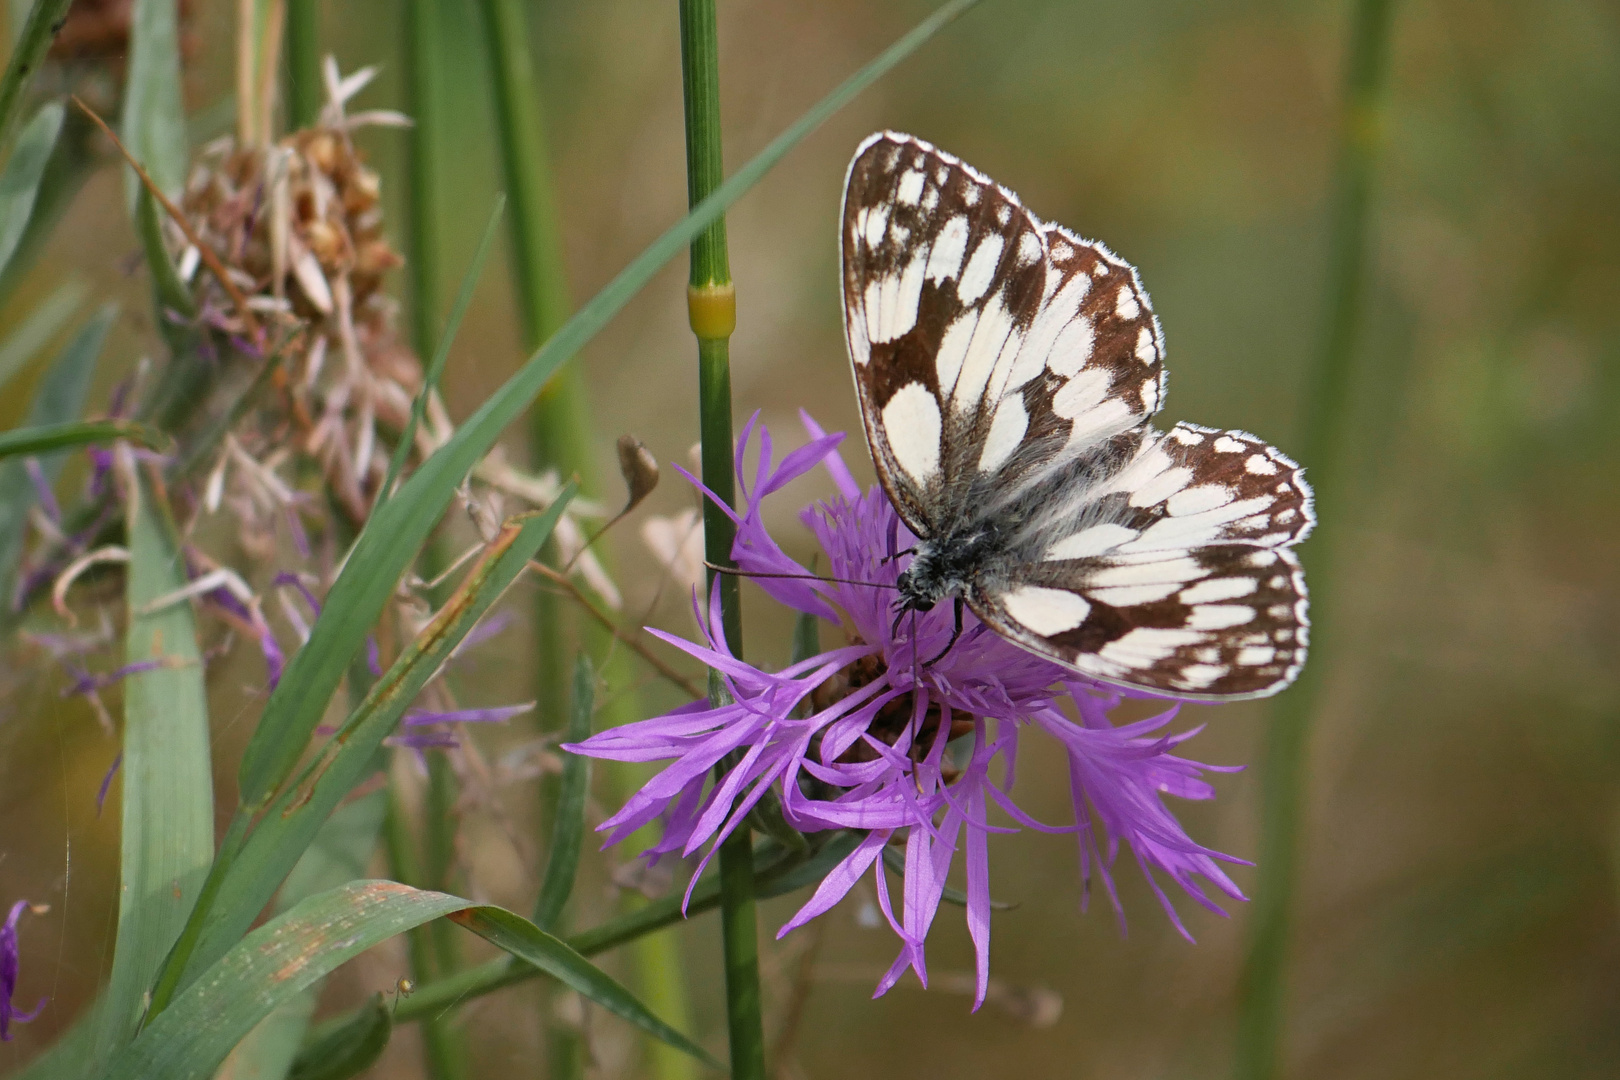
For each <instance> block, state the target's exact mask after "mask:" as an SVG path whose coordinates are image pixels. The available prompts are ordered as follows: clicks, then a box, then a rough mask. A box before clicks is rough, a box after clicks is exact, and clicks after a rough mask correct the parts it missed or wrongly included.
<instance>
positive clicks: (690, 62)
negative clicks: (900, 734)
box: [681, 0, 765, 1080]
mask: <svg viewBox="0 0 1620 1080" xmlns="http://www.w3.org/2000/svg"><path fill="white" fill-rule="evenodd" d="M716 39H717V34H716V25H715V13H714V0H681V73H682V76H683V90H684V97H685V103H686V190H687V198H688V201H689V202H690V204H691V205H693V206H696V205H697V204H698V203H700V202H702V201H703V200H704V199H705V198H706V197H708V195H709V194H710V193H711V192H713V191H714V189H715V188H717V187H719V186H720V183H721V181H722V180H723V179H724V178H725V170H724V165H723V162H722V159H721V153H720V62H719V48H718V43H717V40H716ZM687 308H688V314H689V316H690V319H691V323H692V333H693V334H695V335H696V336H697V341H698V424H699V430H700V431H701V433H702V439H703V482H704V484H706V485H707V486H708V488H709V490H710V491H712V492H714V494H715V497H716V498H717V499H719V500H723V501H724V503H725V504H726V505H727V506H730V505H731V504H732V503H734V502H735V501H736V492H735V489H734V487H733V479H732V477H733V471H732V465H733V462H732V441H731V440H732V433H731V351H730V349H731V332H732V330H733V329H734V328H735V327H736V325H737V292H736V287H735V286H734V285H733V284H732V281H731V265H730V261H729V259H728V257H727V254H726V221H725V218H723V217H721V218H717V219H715V221H714V222H713V224H711V225H710V226H709V227H708V228H706V229H704V230H703V232H701V233H700V234H698V236H697V238H696V239H695V240H693V241H692V274H691V277H690V279H689V282H688V288H687ZM734 534H735V529H734V527H733V525H732V523H731V519H730V518H728V517H727V516H726V515H725V513H724V511H723V509H722V507H721V506H719V505H716V504H715V503H712V502H708V503H705V504H704V507H703V535H704V555H705V556H706V557H707V558H708V560H709V562H710V563H712V564H714V565H718V566H729V565H731V542H732V537H733V535H734ZM714 579H715V571H713V570H711V571H709V585H710V587H711V588H713V587H714V585H715V580H714ZM719 589H720V621H721V625H722V627H723V629H724V632H725V636H726V641H727V643H728V644H729V645H730V647H731V651H732V653H733V654H734V655H738V656H740V655H741V654H742V607H741V595H740V592H739V583H738V581H737V578H736V576H735V575H722V576H721V577H720V580H719ZM724 694H725V691H724V689H723V688H722V686H721V684H720V680H719V679H718V678H717V677H716V675H715V674H714V673H713V672H711V673H710V675H709V700H710V701H711V702H714V703H715V704H716V705H718V704H721V699H722V697H723V695H724ZM720 898H721V899H720V935H721V940H722V942H723V944H724V947H725V969H726V1026H727V1033H728V1035H729V1038H730V1046H731V1075H732V1077H733V1080H764V1077H765V1028H764V1020H763V1014H762V1011H761V1007H760V1006H761V1001H760V990H759V928H758V919H757V915H756V913H755V910H754V849H753V841H752V839H751V837H750V833H749V829H748V828H747V826H746V825H745V826H743V827H741V828H739V829H738V830H737V831H736V832H734V833H733V834H732V835H731V837H730V839H728V840H726V841H725V843H723V844H721V845H720Z"/></svg>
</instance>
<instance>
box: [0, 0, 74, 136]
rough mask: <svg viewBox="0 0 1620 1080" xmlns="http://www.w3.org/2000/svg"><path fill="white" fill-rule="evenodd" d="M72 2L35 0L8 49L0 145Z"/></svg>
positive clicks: (0, 79)
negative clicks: (11, 47) (15, 40)
mask: <svg viewBox="0 0 1620 1080" xmlns="http://www.w3.org/2000/svg"><path fill="white" fill-rule="evenodd" d="M72 3H73V0H36V2H35V4H34V7H33V10H31V11H29V13H28V21H27V22H25V23H23V28H22V33H20V34H18V35H17V43H16V45H15V47H14V48H13V49H12V50H11V59H10V60H9V61H8V62H7V63H6V73H5V74H4V75H3V76H0V147H4V146H5V145H6V143H7V142H8V141H9V140H10V138H11V125H12V124H14V123H16V122H17V113H18V112H19V111H20V110H21V109H22V103H23V97H24V93H23V92H24V91H25V90H27V89H28V84H29V82H31V81H32V80H33V77H34V73H35V72H36V71H38V70H39V65H40V61H42V60H44V59H45V52H46V50H48V49H49V48H50V47H51V39H52V38H54V37H55V36H56V31H57V30H59V29H60V28H61V26H62V20H63V19H65V18H67V10H68V8H69V7H70V6H71V5H72Z"/></svg>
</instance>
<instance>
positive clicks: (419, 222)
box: [288, 0, 442, 360]
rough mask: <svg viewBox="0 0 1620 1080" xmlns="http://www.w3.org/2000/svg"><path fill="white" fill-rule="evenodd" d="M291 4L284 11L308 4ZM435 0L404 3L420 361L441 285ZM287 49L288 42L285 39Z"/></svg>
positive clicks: (414, 337)
mask: <svg viewBox="0 0 1620 1080" xmlns="http://www.w3.org/2000/svg"><path fill="white" fill-rule="evenodd" d="M310 2H311V0H294V3H293V4H292V5H291V6H290V7H289V8H288V12H289V15H290V13H291V11H292V9H293V8H294V7H297V6H299V5H300V4H308V3H310ZM438 26H439V4H438V0H408V3H406V5H405V50H404V51H405V67H406V70H405V87H406V109H407V111H408V112H409V113H410V116H411V120H412V121H413V123H412V126H411V130H410V134H409V136H408V138H407V144H408V146H409V148H410V149H409V151H408V161H407V171H408V175H409V176H410V181H409V182H410V197H409V199H408V201H407V204H406V210H405V212H406V215H407V217H408V221H407V226H408V229H409V235H410V250H409V251H408V252H407V258H406V260H405V270H406V273H407V274H409V275H410V286H411V305H410V312H411V344H412V345H413V346H415V348H416V355H417V356H419V357H422V358H423V359H424V360H426V358H427V357H430V356H432V355H433V354H434V350H435V349H436V348H437V347H438V343H439V290H440V284H441V281H442V275H441V274H440V256H441V251H442V246H441V244H440V242H439V201H438V194H439V191H438V183H437V179H438V173H437V170H436V165H435V163H436V162H437V160H438V156H439V154H440V152H441V151H442V147H441V146H440V139H439V130H440V129H439V116H438V109H439V88H440V81H441V74H442V73H441V70H440V66H439V49H438V41H439V38H438V33H437V30H438ZM288 44H289V49H290V46H291V39H290V37H289V41H288Z"/></svg>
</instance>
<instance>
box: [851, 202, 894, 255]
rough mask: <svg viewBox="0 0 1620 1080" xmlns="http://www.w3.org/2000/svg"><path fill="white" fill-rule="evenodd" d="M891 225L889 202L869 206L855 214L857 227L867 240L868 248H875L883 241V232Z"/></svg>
mask: <svg viewBox="0 0 1620 1080" xmlns="http://www.w3.org/2000/svg"><path fill="white" fill-rule="evenodd" d="M888 227H889V207H888V205H887V204H883V205H880V206H868V207H867V208H865V209H864V210H862V211H861V212H860V213H859V214H856V215H855V229H856V231H857V232H859V233H860V234H861V239H863V240H865V241H866V246H867V247H868V248H875V247H877V246H878V245H879V244H881V243H882V242H883V233H884V231H885V230H887V229H888Z"/></svg>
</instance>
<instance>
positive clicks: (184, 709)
mask: <svg viewBox="0 0 1620 1080" xmlns="http://www.w3.org/2000/svg"><path fill="white" fill-rule="evenodd" d="M131 472H132V473H133V477H131V479H134V482H135V490H133V491H130V492H128V493H127V497H128V502H129V524H128V531H129V576H128V607H129V630H128V633H127V635H126V638H125V657H126V659H127V661H128V662H129V663H131V664H139V663H145V662H156V663H157V664H159V665H160V666H158V667H156V668H154V669H153V670H146V671H139V672H137V673H135V674H133V675H131V676H129V678H128V679H127V680H126V683H125V687H124V740H123V765H122V777H123V811H122V814H121V815H120V824H119V829H120V835H121V837H122V842H123V856H122V859H121V861H120V866H119V879H120V880H119V904H118V941H117V945H116V947H115V949H114V951H113V969H112V976H111V982H110V985H109V987H108V990H107V1004H106V1007H105V1009H104V1011H103V1013H102V1027H101V1033H100V1036H99V1038H98V1039H97V1044H96V1046H97V1049H96V1059H97V1061H99V1062H107V1061H109V1060H111V1059H112V1057H113V1056H114V1055H116V1054H117V1053H118V1052H119V1051H120V1050H121V1049H122V1048H123V1047H124V1046H125V1045H126V1044H127V1043H128V1042H129V1041H130V1039H131V1038H133V1037H134V1034H135V1032H136V1030H137V1028H138V1026H139V1025H140V1022H141V1019H142V1017H143V1015H144V1014H145V1011H146V1000H147V992H148V989H149V988H150V987H151V985H152V980H153V978H154V976H155V975H156V974H157V971H158V967H159V965H160V964H161V963H162V962H163V958H164V956H165V955H167V953H168V951H169V949H170V947H171V946H172V945H173V944H174V941H175V938H176V937H177V936H178V935H179V933H180V929H181V927H182V926H184V925H185V922H186V916H187V915H188V914H189V913H190V911H191V905H192V903H193V902H194V901H195V900H196V898H197V893H198V891H199V889H200V888H201V886H202V882H203V878H204V877H205V876H206V875H207V873H208V864H209V863H210V862H211V861H212V860H213V857H214V784H213V772H212V769H211V767H210V759H209V733H208V701H207V695H206V694H205V692H204V689H203V668H202V651H201V650H200V649H199V648H198V647H197V628H196V623H195V620H194V619H193V617H192V612H191V604H190V602H189V601H180V602H172V601H168V600H166V599H165V598H166V597H168V596H169V594H171V593H173V592H174V591H175V590H177V589H180V588H182V587H183V586H185V584H186V582H187V578H188V575H187V573H186V564H185V560H184V558H183V557H182V555H181V551H180V543H179V538H178V536H177V535H176V533H175V530H174V525H173V523H172V522H171V521H170V520H169V510H168V505H167V504H166V503H165V502H164V501H163V500H162V499H161V498H160V497H159V494H158V491H157V489H156V487H155V486H154V485H152V484H151V483H150V482H149V481H148V480H147V478H146V475H145V470H144V469H142V468H140V467H138V466H137V467H135V468H133V469H132V470H131Z"/></svg>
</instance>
